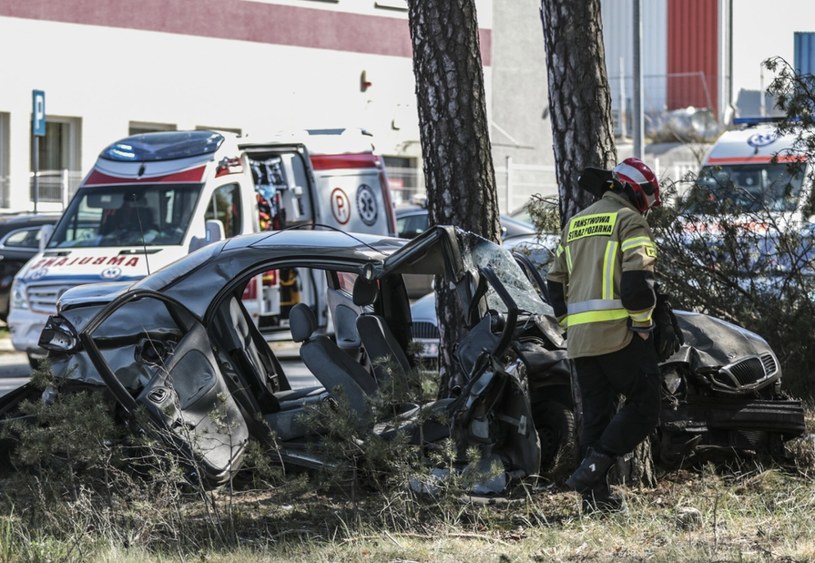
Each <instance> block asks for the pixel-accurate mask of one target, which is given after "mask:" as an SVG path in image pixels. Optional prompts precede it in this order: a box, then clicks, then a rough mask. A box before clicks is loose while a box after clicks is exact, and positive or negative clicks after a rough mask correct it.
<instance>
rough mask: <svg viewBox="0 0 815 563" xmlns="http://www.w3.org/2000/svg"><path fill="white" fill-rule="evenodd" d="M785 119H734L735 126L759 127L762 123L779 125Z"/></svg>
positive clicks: (768, 117)
mask: <svg viewBox="0 0 815 563" xmlns="http://www.w3.org/2000/svg"><path fill="white" fill-rule="evenodd" d="M784 119H785V118H784V117H783V116H775V117H770V116H764V117H761V116H752V117H734V118H733V125H759V124H761V123H779V122H781V121H783V120H784Z"/></svg>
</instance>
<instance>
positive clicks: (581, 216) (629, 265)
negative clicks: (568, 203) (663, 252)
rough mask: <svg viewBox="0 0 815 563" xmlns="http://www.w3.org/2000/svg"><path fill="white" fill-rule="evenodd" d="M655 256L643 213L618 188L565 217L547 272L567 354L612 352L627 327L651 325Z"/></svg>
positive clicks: (623, 341) (627, 336) (624, 339)
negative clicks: (566, 334) (553, 289)
mask: <svg viewBox="0 0 815 563" xmlns="http://www.w3.org/2000/svg"><path fill="white" fill-rule="evenodd" d="M656 256H657V251H656V245H655V244H654V237H653V234H652V233H651V229H650V228H649V227H648V223H647V222H646V221H645V217H643V216H642V214H640V212H639V211H637V209H636V208H635V207H634V206H633V205H632V204H631V203H630V202H629V201H628V199H627V198H625V196H622V195H620V194H618V193H615V192H611V191H608V192H606V193H605V194H604V195H603V197H602V198H601V199H600V200H599V201H597V202H596V203H594V204H593V205H591V206H590V207H588V208H586V209H585V210H583V211H582V212H580V213H578V214H577V215H575V216H574V217H572V218H571V219H570V220H569V223H568V224H567V225H566V228H564V229H563V233H562V235H561V240H560V244H559V245H558V248H557V250H556V252H555V259H554V260H553V262H552V265H551V267H550V270H549V275H548V276H547V279H548V281H549V285H550V287H551V286H552V285H553V284H555V289H556V291H551V290H550V294H551V295H552V301H553V303H552V305H553V306H554V309H555V313H556V314H558V315H559V317H558V319H559V320H560V322H561V326H563V328H566V329H568V338H567V345H568V354H569V357H571V358H577V357H581V356H597V355H600V354H608V353H610V352H615V351H617V350H620V349H622V348H624V347H625V346H627V345H628V343H629V342H630V341H631V338H632V335H633V332H632V331H631V329H630V327H631V326H633V327H643V328H647V327H650V326H651V315H652V313H653V310H654V305H655V304H656V296H655V294H654V290H653V282H654V264H655V262H656ZM557 284H561V287H557Z"/></svg>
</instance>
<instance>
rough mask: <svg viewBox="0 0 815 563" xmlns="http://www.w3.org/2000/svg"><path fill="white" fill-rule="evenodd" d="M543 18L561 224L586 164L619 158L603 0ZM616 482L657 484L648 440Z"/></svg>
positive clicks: (588, 199)
mask: <svg viewBox="0 0 815 563" xmlns="http://www.w3.org/2000/svg"><path fill="white" fill-rule="evenodd" d="M540 12H541V21H542V23H543V37H544V43H545V46H546V67H547V72H548V77H549V113H550V115H551V121H552V144H553V148H554V152H555V170H556V174H557V181H558V192H559V196H560V221H561V227H563V226H565V225H566V222H567V221H568V220H569V219H570V218H571V217H572V216H573V215H574V214H575V213H577V212H578V211H580V210H582V209H584V208H585V207H588V206H589V205H590V204H591V203H592V202H593V201H594V196H592V195H591V194H589V193H588V192H586V191H584V190H582V189H581V188H580V187H579V186H578V183H577V179H578V177H579V175H580V171H581V170H583V169H584V168H585V167H587V166H595V167H598V168H611V167H613V166H614V165H615V164H616V162H617V149H616V147H615V145H614V130H613V122H612V118H611V91H610V89H609V86H608V74H607V71H606V62H605V49H604V47H603V25H602V20H601V17H600V0H541V8H540ZM572 391H573V397H574V399H575V419H576V421H577V423H578V425H582V421H583V416H582V414H583V411H582V401H581V400H580V396H581V395H580V389H579V386H578V383H577V378H576V377H575V372H574V369H572ZM613 479H614V481H615V482H621V483H627V484H631V485H640V484H642V485H654V484H656V478H655V476H654V465H653V461H652V456H651V448H650V442H649V441H648V440H646V441H644V442H643V443H641V444H640V445H639V446H637V448H636V449H635V450H634V452H633V454H632V456H631V457H630V459H626V460H620V461H619V462H618V463H617V464H616V471H614V476H613Z"/></svg>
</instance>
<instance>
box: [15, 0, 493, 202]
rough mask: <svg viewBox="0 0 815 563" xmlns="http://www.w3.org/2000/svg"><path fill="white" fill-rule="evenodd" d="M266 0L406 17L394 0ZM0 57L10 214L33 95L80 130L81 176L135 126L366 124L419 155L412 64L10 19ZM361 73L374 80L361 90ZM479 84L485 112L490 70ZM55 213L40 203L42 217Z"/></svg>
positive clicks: (393, 147) (26, 153) (24, 189)
mask: <svg viewBox="0 0 815 563" xmlns="http://www.w3.org/2000/svg"><path fill="white" fill-rule="evenodd" d="M263 1H265V2H266V3H270V4H285V5H288V6H294V7H304V8H311V9H314V8H317V9H326V10H333V11H345V12H353V13H360V14H365V15H376V16H380V17H394V18H402V19H407V12H406V11H405V10H404V9H399V8H400V0H371V1H370V2H360V1H359V0H342V1H340V2H338V3H324V2H316V1H313V0H287V1H285V0H263ZM401 5H402V6H404V7H406V3H405V2H404V1H402V2H401ZM477 9H478V15H479V25H480V27H481V28H482V29H485V28H486V29H488V30H489V29H490V27H489V26H491V25H492V0H477ZM0 52H2V53H4V57H3V63H2V70H3V76H4V79H3V87H2V88H0V114H6V117H7V119H6V121H7V122H8V129H9V143H8V145H9V146H8V147H0V152H3V153H5V154H7V155H8V157H7V162H6V166H7V170H8V186H9V187H10V195H9V202H8V203H9V204H8V209H11V210H28V209H31V208H32V204H31V199H30V195H29V182H30V170H31V167H30V159H31V147H30V143H31V142H30V126H31V125H30V123H31V92H32V90H34V89H37V90H43V91H44V92H45V94H46V112H47V116H48V119H49V120H51V121H53V120H57V119H59V118H72V119H75V120H76V122H77V123H78V124H80V129H81V141H80V143H79V146H78V147H77V148H76V150H77V152H78V153H79V156H78V158H77V160H78V164H77V166H78V168H79V171H81V173H82V174H84V173H86V172H87V171H88V170H89V169H90V167H91V166H92V164H93V162H94V161H95V159H96V156H97V155H98V153H99V152H100V151H101V150H102V149H103V148H104V147H105V146H107V145H108V144H110V143H111V142H113V141H115V140H117V139H118V138H121V137H124V136H126V135H127V134H128V128H129V125H130V123H131V122H142V123H152V124H166V125H169V126H173V127H175V128H177V129H192V128H196V127H221V128H229V129H238V130H240V131H242V132H243V133H245V134H249V135H251V136H252V137H255V138H257V137H262V136H264V135H266V134H269V133H272V132H275V131H279V130H287V129H295V128H300V129H302V128H312V127H314V128H321V127H364V128H367V129H369V130H370V131H371V132H372V133H373V134H374V137H375V140H376V143H377V150H378V151H379V152H381V153H383V154H388V155H394V156H409V157H419V156H420V155H421V147H420V144H419V133H418V124H417V121H418V119H417V114H416V107H415V104H416V97H415V81H414V78H413V66H412V60H411V58H410V57H399V56H383V55H376V54H369V53H358V52H348V51H333V50H327V49H314V48H303V47H292V46H284V45H274V44H268V43H260V42H250V41H237V40H227V39H213V38H207V37H197V36H193V35H179V34H170V33H160V32H153V31H142V30H135V29H124V28H111V27H103V26H91V25H80V24H72V23H62V22H53V21H43V20H31V19H22V18H12V17H0ZM362 71H365V72H366V76H367V79H368V80H369V81H370V82H372V86H371V87H370V88H368V89H367V91H365V92H361V90H360V75H361V73H362ZM484 79H485V85H486V90H487V100H488V103H490V102H491V98H492V93H491V88H490V85H491V82H492V81H491V69H490V68H489V67H486V68H485V76H484ZM6 149H8V150H6ZM61 207H62V206H61V205H60V204H58V203H44V202H42V203H41V204H40V206H39V209H40V210H49V209H61Z"/></svg>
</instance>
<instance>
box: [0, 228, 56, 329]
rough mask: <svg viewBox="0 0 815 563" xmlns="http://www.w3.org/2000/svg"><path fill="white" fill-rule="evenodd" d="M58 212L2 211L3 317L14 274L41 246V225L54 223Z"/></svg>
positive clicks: (0, 310)
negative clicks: (12, 212) (3, 212)
mask: <svg viewBox="0 0 815 563" xmlns="http://www.w3.org/2000/svg"><path fill="white" fill-rule="evenodd" d="M59 217H60V215H59V214H56V213H37V214H34V213H15V214H9V215H0V319H2V320H3V321H5V320H6V318H7V317H8V306H9V294H10V292H11V282H13V281H14V276H15V274H16V273H17V272H18V271H19V270H20V268H22V267H23V266H24V265H25V263H26V262H28V261H29V260H30V259H31V258H32V257H33V256H34V255H35V254H36V253H37V252H38V251H39V248H40V229H42V227H43V225H54V224H55V223H56V222H57V220H58V219H59Z"/></svg>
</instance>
